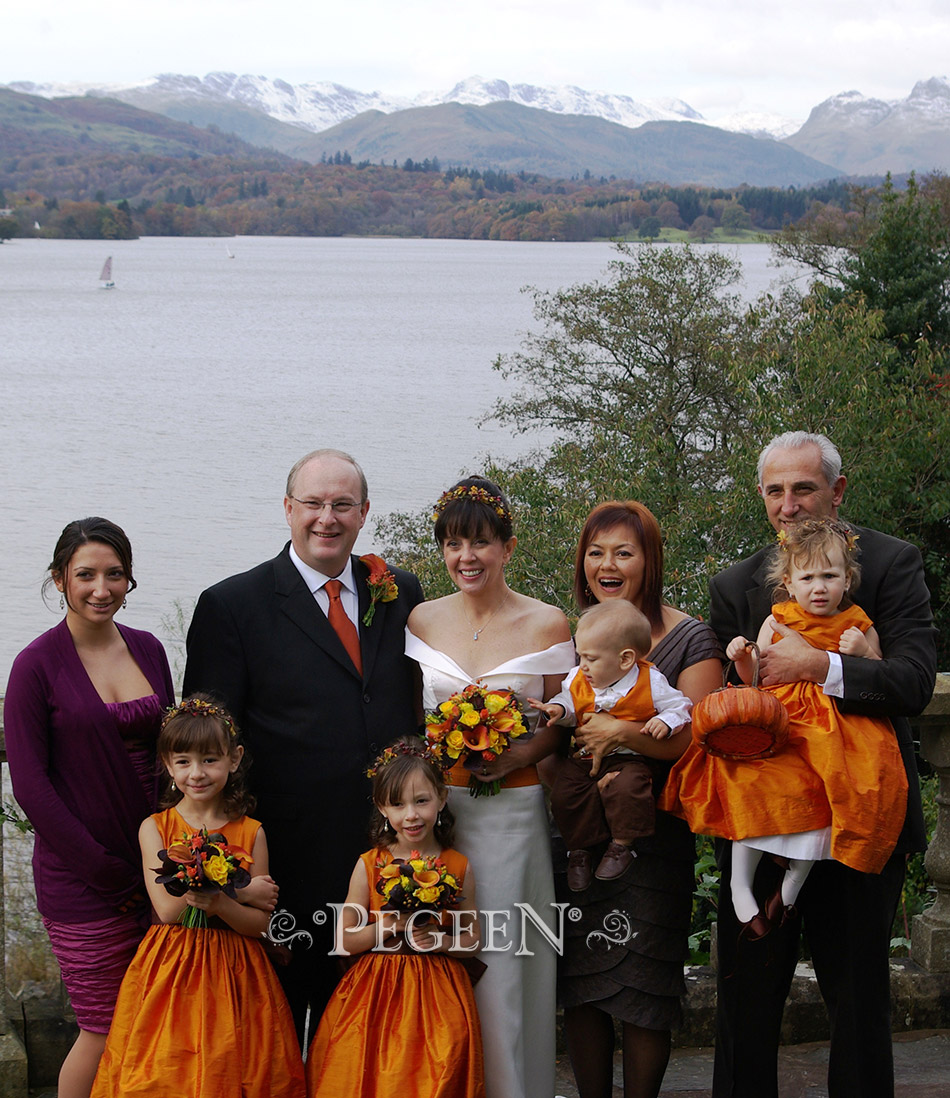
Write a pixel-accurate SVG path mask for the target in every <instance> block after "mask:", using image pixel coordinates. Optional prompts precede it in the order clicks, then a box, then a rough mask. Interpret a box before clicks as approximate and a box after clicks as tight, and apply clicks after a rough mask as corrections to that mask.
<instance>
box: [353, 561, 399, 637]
mask: <svg viewBox="0 0 950 1098" xmlns="http://www.w3.org/2000/svg"><path fill="white" fill-rule="evenodd" d="M360 564H365V565H366V567H367V568H368V569H369V577H368V579H367V580H366V582H367V583H368V584H369V609H368V610H367V611H366V613H365V614H364V615H363V624H364V625H371V624H372V621H373V615H374V614H375V613H376V603H377V602H392V601H393V599H394V598H395V597H396V596H397V595H398V594H399V588H398V587H397V586H396V581H395V579H393V574H392V572H390V570H389V568H388V567H387V566H386V562H385V561H384V560H383V558H382V557H378V556H376V554H375V553H367V554H366V556H365V557H360Z"/></svg>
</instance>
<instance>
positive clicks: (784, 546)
mask: <svg viewBox="0 0 950 1098" xmlns="http://www.w3.org/2000/svg"><path fill="white" fill-rule="evenodd" d="M803 521H805V522H808V523H810V526H811V528H812V529H814V530H820V529H821V528H822V527H826V528H827V529H829V530H833V531H834V532H835V533H836V534H840V535H841V537H842V538H843V539H844V543H845V545H846V546H847V547H848V552H849V553H853V552H854V551H855V549H857V547H858V541H859V540H860V537H861V535H860V534H856V533H855V532H854V531H853V530H852V529H851V527H850V526H846V525H845V524H844V523H843V522H838V521H837V520H835V519H805V520H803ZM775 540H776V541H777V542H778V545H779V548H780V549H781V550H782V552H783V553H787V552H788V551H789V542H790V541H791V538H790V537H789V533H788V531H787V530H779V532H778V534H777V535H776V538H775Z"/></svg>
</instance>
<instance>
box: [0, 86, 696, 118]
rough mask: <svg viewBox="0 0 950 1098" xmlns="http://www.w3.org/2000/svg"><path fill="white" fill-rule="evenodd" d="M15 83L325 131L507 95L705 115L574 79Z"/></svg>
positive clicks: (577, 108) (614, 113)
mask: <svg viewBox="0 0 950 1098" xmlns="http://www.w3.org/2000/svg"><path fill="white" fill-rule="evenodd" d="M9 87H11V88H12V89H13V90H14V91H19V92H25V93H27V94H29V95H39V96H43V97H44V98H47V99H54V98H60V97H61V96H66V95H99V96H111V97H113V98H115V99H121V100H123V101H124V102H128V103H133V104H134V105H135V106H136V107H142V108H144V109H146V110H148V109H152V110H158V111H161V110H162V108H163V106H166V105H167V104H168V103H169V102H171V101H173V100H174V101H176V102H178V103H182V101H189V100H190V101H192V102H194V103H195V104H200V103H204V104H205V105H211V104H221V103H224V102H231V103H236V104H239V105H240V106H242V107H246V108H248V109H250V110H253V111H258V112H260V113H262V114H265V115H267V116H268V117H270V118H273V119H275V120H276V121H278V122H286V123H288V124H289V125H292V126H299V127H300V128H301V129H306V130H311V131H312V132H313V133H320V132H321V131H323V130H327V129H329V128H330V127H331V126H335V125H336V124H337V123H338V122H343V121H345V120H346V119H348V118H353V117H354V116H355V115H357V114H361V113H362V112H363V111H368V110H377V111H382V112H383V113H384V114H392V113H393V112H394V111H401V110H406V109H408V108H410V107H430V106H435V105H437V104H439V103H468V104H473V105H475V106H483V105H485V104H487V103H497V102H499V101H504V100H508V101H511V102H513V103H519V104H521V105H522V106H526V107H536V108H537V109H539V110H545V111H552V112H553V113H555V114H582V115H591V116H593V117H595V118H605V119H607V120H608V121H610V122H617V123H619V124H620V125H622V126H628V127H630V128H631V129H635V128H636V127H637V126H642V125H643V124H644V122H658V121H683V120H688V121H694V122H699V121H702V115H701V114H699V112H698V111H695V110H693V108H692V107H691V106H689V104H688V103H684V102H683V100H681V99H652V100H648V101H647V102H644V103H641V102H638V101H637V100H635V99H631V98H630V96H627V95H612V94H610V93H608V92H589V91H585V90H584V89H583V88H578V87H574V86H573V85H567V84H565V85H562V86H560V87H554V88H543V87H538V86H536V85H534V84H509V83H507V81H505V80H485V79H483V78H482V77H480V76H472V77H469V78H468V79H467V80H462V81H460V82H459V83H458V84H456V85H455V87H454V88H452V89H451V90H449V91H447V92H436V91H427V92H421V93H420V94H419V95H416V96H414V97H412V98H407V97H401V96H394V95H386V94H384V93H383V92H378V91H374V92H361V91H356V90H354V89H353V88H346V87H343V85H341V84H334V83H330V82H328V81H324V82H316V83H312V84H289V83H287V81H285V80H279V79H271V78H269V77H266V76H250V75H244V76H238V75H236V74H235V73H227V72H212V73H208V75H207V76H205V77H204V78H203V79H202V78H200V77H197V76H181V75H178V74H175V73H163V74H162V75H160V76H156V77H153V78H152V79H151V80H148V81H143V82H141V83H137V84H134V85H130V86H128V85H127V86H122V85H117V84H75V83H73V84H33V83H30V82H28V81H18V82H16V83H13V84H10V85H9Z"/></svg>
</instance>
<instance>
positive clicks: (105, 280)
mask: <svg viewBox="0 0 950 1098" xmlns="http://www.w3.org/2000/svg"><path fill="white" fill-rule="evenodd" d="M99 281H100V283H101V284H102V285H101V286H100V289H103V290H111V289H114V288H115V283H114V282H113V281H112V256H111V255H110V256H109V258H108V259H107V260H106V261H105V263H103V264H102V273H101V274H100V275H99Z"/></svg>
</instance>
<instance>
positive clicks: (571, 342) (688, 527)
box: [385, 244, 752, 609]
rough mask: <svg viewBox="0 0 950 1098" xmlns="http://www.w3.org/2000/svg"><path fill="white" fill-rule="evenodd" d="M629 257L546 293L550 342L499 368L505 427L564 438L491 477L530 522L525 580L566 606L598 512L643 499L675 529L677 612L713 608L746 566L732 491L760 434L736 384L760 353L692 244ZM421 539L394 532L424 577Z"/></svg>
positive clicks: (721, 279) (720, 262) (720, 274)
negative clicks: (712, 591) (721, 583)
mask: <svg viewBox="0 0 950 1098" xmlns="http://www.w3.org/2000/svg"><path fill="white" fill-rule="evenodd" d="M618 251H619V253H620V258H619V259H617V260H615V261H613V262H612V263H611V264H610V265H609V268H608V273H607V277H606V279H605V280H604V281H600V282H594V283H588V284H581V285H577V286H573V287H570V288H569V289H566V290H558V291H554V292H551V293H543V292H535V294H534V314H535V317H536V319H537V320H538V321H539V322H540V324H541V327H542V330H541V332H540V333H539V334H536V335H529V336H528V337H526V339H525V342H524V344H523V346H522V349H521V350H520V351H519V352H517V353H516V354H513V355H503V356H500V357H499V358H498V359H497V360H496V362H495V368H496V369H498V370H499V371H500V372H501V373H502V374H503V375H504V377H505V378H507V379H510V380H512V381H513V382H514V383H515V384H516V386H517V388H516V390H515V391H514V392H513V393H512V395H511V396H510V397H508V398H506V399H505V400H503V401H501V402H499V403H498V405H497V406H496V407H495V409H494V412H493V415H494V417H495V418H497V419H499V420H501V421H502V422H506V423H510V424H511V425H512V426H513V427H514V428H515V429H516V430H518V431H521V432H523V433H529V432H530V433H537V431H538V429H539V428H541V429H542V430H544V431H548V432H549V431H551V430H552V429H553V430H554V432H555V433H556V441H555V442H554V444H553V446H552V447H551V448H550V450H549V451H548V452H547V453H546V454H545V455H544V456H540V455H535V456H533V457H528V458H525V459H522V460H520V461H515V462H511V463H509V464H507V465H505V466H501V467H500V466H497V465H496V466H494V467H493V468H492V472H493V473H494V474H495V475H496V476H497V477H499V478H500V480H501V483H502V484H503V485H504V486H505V488H506V489H507V490H508V491H509V493H510V494H511V496H512V499H513V500H514V501H515V502H516V503H517V505H518V507H517V510H518V513H519V515H520V519H519V525H518V537H519V539H520V540H519V550H518V553H517V554H516V555H515V560H514V562H513V564H514V565H515V570H514V572H513V578H514V579H515V582H518V581H519V580H520V582H521V583H522V586H523V589H524V590H528V591H530V592H531V593H532V594H535V595H537V596H538V597H540V598H547V599H549V600H551V601H555V602H558V603H560V604H561V605H562V606H564V607H565V608H568V609H569V608H570V607H571V605H572V598H571V594H570V586H571V561H572V554H573V545H574V539H575V537H576V534H577V532H578V531H579V529H580V527H581V524H582V522H583V520H584V517H585V515H586V513H587V511H588V510H589V509H590V507H591V506H593V504H595V503H597V502H598V501H600V500H603V499H609V498H616V497H620V498H628V497H631V496H632V497H635V498H637V499H640V500H642V501H643V502H644V503H646V504H647V506H649V507H650V508H651V509H652V510H654V511H655V513H656V514H657V516H658V518H659V519H660V521H661V523H662V524H663V528H664V534H665V536H666V538H667V547H668V562H667V569H666V579H667V588H668V592H669V594H670V597H671V599H672V600H673V601H674V602H676V603H677V604H678V605H683V606H686V607H691V608H693V609H700V608H702V607H704V606H705V601H706V576H707V574H708V572H709V571H710V570H712V569H714V568H716V567H718V566H720V564H721V563H723V562H730V561H731V560H732V559H734V556H735V554H736V552H737V542H736V531H737V530H740V529H742V528H743V523H742V522H740V521H739V520H738V515H739V513H740V512H742V511H743V509H744V511H745V514H748V512H749V510H750V509H751V503H752V500H751V499H750V497H749V496H748V494H746V495H744V496H743V495H739V496H736V495H728V494H726V493H724V491H723V489H724V487H725V486H726V481H727V478H728V477H729V460H730V455H731V454H732V453H733V451H734V449H735V448H736V447H739V448H740V449H743V448H744V447H745V445H746V444H745V442H744V440H745V439H746V438H747V433H748V432H747V419H746V417H745V414H744V411H743V408H744V395H743V393H742V391H741V389H740V388H738V387H737V384H736V383H735V382H733V381H732V380H731V375H732V374H733V372H734V362H735V360H737V359H740V360H741V359H744V358H745V357H747V356H748V354H749V351H748V349H747V347H746V344H747V340H748V334H749V331H750V328H749V326H748V325H747V323H746V321H745V307H744V305H743V304H742V302H741V299H740V298H739V296H738V294H736V293H735V290H734V287H735V285H736V283H737V282H738V280H739V277H740V269H739V266H738V263H737V262H736V261H735V260H733V259H731V258H729V257H728V256H725V255H723V254H722V253H719V252H710V253H708V254H700V253H698V252H696V251H694V250H692V249H691V248H689V247H688V246H687V247H675V248H668V247H653V246H628V245H623V244H621V245H618ZM489 475H491V473H490V474H489ZM424 529H425V527H424V525H423V524H421V523H416V522H414V521H413V520H412V519H411V518H404V520H403V524H402V526H401V527H400V526H398V524H397V525H394V526H390V527H388V528H387V529H386V531H385V533H386V535H387V536H388V537H390V539H391V543H392V544H395V545H398V546H399V551H400V552H401V553H406V552H408V553H409V555H410V557H411V563H412V564H413V565H417V566H418V565H420V564H424V562H425V560H426V558H427V556H428V555H429V553H428V549H427V547H426V545H425V537H426V536H425V533H424ZM430 577H431V573H430V574H427V575H426V582H427V584H428V583H429V581H430ZM431 578H433V579H435V581H436V582H439V578H438V576H437V575H436V576H434V577H431ZM427 589H428V587H427Z"/></svg>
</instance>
